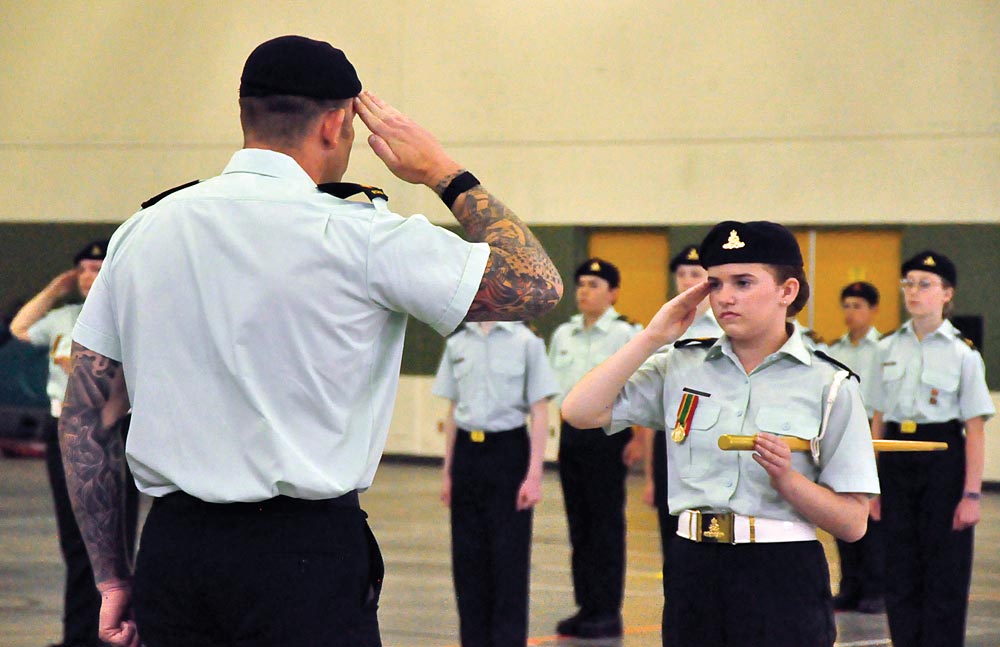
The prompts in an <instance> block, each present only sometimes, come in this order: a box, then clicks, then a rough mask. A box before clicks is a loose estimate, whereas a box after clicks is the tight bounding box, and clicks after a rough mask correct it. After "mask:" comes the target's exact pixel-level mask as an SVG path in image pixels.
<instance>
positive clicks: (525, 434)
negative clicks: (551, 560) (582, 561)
mask: <svg viewBox="0 0 1000 647" xmlns="http://www.w3.org/2000/svg"><path fill="white" fill-rule="evenodd" d="M558 392H559V386H558V384H557V382H556V378H555V375H554V374H553V373H552V368H551V367H550V366H549V360H548V358H547V357H546V356H545V343H544V342H543V341H542V340H541V339H540V338H539V337H538V336H537V335H536V334H535V333H534V332H533V331H532V330H530V329H529V328H528V327H527V326H525V325H524V324H522V323H519V322H487V321H483V322H479V323H467V324H465V326H464V327H463V328H461V329H459V331H458V332H456V333H455V334H453V335H452V336H451V337H449V338H448V342H447V344H446V346H445V350H444V355H443V356H442V357H441V364H440V366H439V367H438V372H437V377H436V378H435V380H434V388H433V393H434V395H438V396H441V397H444V398H448V400H450V405H449V407H448V416H447V418H446V420H445V432H446V438H447V445H446V448H445V459H444V474H443V483H442V488H441V500H442V501H443V502H444V503H445V505H448V506H449V507H450V508H451V555H452V573H453V578H454V582H455V597H456V599H457V601H458V615H459V629H460V634H461V641H462V647H518V646H520V647H524V645H526V644H527V641H528V582H529V571H530V566H531V525H532V524H531V522H532V510H533V509H534V506H535V504H536V503H538V501H540V500H541V497H542V462H543V461H544V459H545V436H546V434H547V433H548V427H549V411H548V405H549V400H550V399H551V398H552V397H553V396H555V395H556V394H557V393H558ZM529 412H530V416H531V430H530V432H529V430H528V429H527V428H526V427H525V424H524V418H525V415H526V414H528V413H529Z"/></svg>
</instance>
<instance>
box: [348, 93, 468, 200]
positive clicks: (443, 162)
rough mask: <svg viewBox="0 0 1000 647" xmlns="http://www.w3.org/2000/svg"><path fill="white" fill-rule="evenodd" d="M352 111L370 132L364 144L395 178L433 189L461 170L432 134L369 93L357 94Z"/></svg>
mask: <svg viewBox="0 0 1000 647" xmlns="http://www.w3.org/2000/svg"><path fill="white" fill-rule="evenodd" d="M354 109H355V110H356V111H357V113H358V116H359V117H361V121H363V122H364V124H365V126H367V127H368V130H370V131H371V132H372V134H371V135H370V136H369V137H368V145H369V146H371V147H372V150H373V151H375V154H376V155H378V157H379V159H381V160H382V161H383V162H384V163H385V165H386V166H387V167H388V168H389V170H390V171H392V173H393V175H395V176H396V177H398V178H399V179H401V180H405V181H407V182H409V183H411V184H426V185H427V186H429V187H431V188H434V187H435V186H436V185H437V184H438V183H439V182H440V181H441V180H443V179H444V178H445V177H447V176H448V175H454V174H457V173H458V172H459V171H461V170H462V167H461V166H460V165H459V164H458V162H456V161H455V160H453V159H452V158H451V157H450V156H449V155H448V153H446V152H445V150H444V148H442V146H441V144H440V143H438V141H437V139H435V137H434V135H432V134H431V133H430V132H428V131H427V130H426V129H425V128H424V127H423V126H421V125H419V124H418V123H417V122H415V121H413V119H411V118H409V117H407V116H406V115H404V114H403V113H402V112H400V111H399V110H396V109H395V108H393V107H392V106H390V105H389V104H388V103H386V102H385V101H382V100H381V99H379V98H378V97H376V96H375V95H374V94H372V93H371V92H368V91H363V92H362V93H361V94H360V95H358V97H357V98H355V99H354Z"/></svg>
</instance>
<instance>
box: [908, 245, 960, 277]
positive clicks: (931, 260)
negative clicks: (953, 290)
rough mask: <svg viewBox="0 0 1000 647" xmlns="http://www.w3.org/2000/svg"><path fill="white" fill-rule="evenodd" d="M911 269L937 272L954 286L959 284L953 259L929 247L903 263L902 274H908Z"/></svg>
mask: <svg viewBox="0 0 1000 647" xmlns="http://www.w3.org/2000/svg"><path fill="white" fill-rule="evenodd" d="M910 270H922V271H924V272H930V273H932V274H937V275H938V276H940V277H941V278H943V279H944V280H945V281H947V282H948V283H951V284H952V285H953V286H954V285H958V270H956V269H955V264H954V263H952V262H951V259H950V258H948V257H947V256H945V255H944V254H938V253H937V252H935V251H932V250H929V249H925V250H924V251H922V252H920V253H919V254H917V255H916V256H914V257H913V258H911V259H910V260H908V261H906V262H905V263H903V271H902V276H906V273H907V272H909V271H910Z"/></svg>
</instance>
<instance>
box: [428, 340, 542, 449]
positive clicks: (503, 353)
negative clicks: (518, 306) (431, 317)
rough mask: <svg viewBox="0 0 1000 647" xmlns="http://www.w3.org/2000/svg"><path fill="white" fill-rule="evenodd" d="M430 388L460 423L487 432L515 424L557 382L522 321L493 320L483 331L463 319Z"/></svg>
mask: <svg viewBox="0 0 1000 647" xmlns="http://www.w3.org/2000/svg"><path fill="white" fill-rule="evenodd" d="M432 392H433V393H434V395H437V396H441V397H443V398H447V399H449V400H452V401H453V402H455V422H456V424H457V425H458V426H459V427H461V428H463V429H481V430H483V431H487V432H490V431H504V430H507V429H513V428H515V427H520V426H521V425H523V424H524V419H525V416H526V415H527V414H528V412H529V411H530V409H531V405H532V404H534V403H536V402H540V401H542V400H544V399H546V398H551V397H553V396H555V395H556V394H557V393H558V392H559V386H558V384H557V383H556V378H555V374H554V373H553V372H552V368H551V367H550V366H549V360H548V357H546V355H545V343H544V342H543V341H542V340H541V339H540V338H539V337H538V336H536V335H535V334H534V333H533V332H532V331H531V330H529V329H528V328H527V327H526V326H525V325H524V324H522V323H517V322H498V323H496V324H494V325H493V327H492V328H491V329H490V331H489V333H484V332H483V330H482V328H481V327H480V326H479V324H475V323H467V324H465V326H464V327H463V328H462V329H461V330H460V331H459V332H456V333H455V334H454V335H452V336H450V337H449V338H448V342H447V344H446V345H445V350H444V354H443V355H442V357H441V364H440V365H439V366H438V371H437V375H436V377H435V378H434V386H433V389H432Z"/></svg>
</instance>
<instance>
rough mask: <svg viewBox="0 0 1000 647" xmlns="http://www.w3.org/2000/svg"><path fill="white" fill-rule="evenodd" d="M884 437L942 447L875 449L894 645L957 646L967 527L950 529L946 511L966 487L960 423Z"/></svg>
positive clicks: (968, 561) (968, 563) (964, 595)
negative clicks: (888, 548) (943, 445)
mask: <svg viewBox="0 0 1000 647" xmlns="http://www.w3.org/2000/svg"><path fill="white" fill-rule="evenodd" d="M886 438H888V439H895V440H936V441H945V442H947V443H948V450H947V451H943V452H914V453H902V452H901V453H884V454H880V455H879V459H878V460H879V475H880V478H881V483H882V525H883V527H884V528H885V539H886V545H887V546H891V547H892V550H891V552H890V553H889V555H888V557H887V560H886V562H887V563H886V567H887V571H886V584H885V588H886V590H885V602H886V611H887V612H888V615H889V633H890V634H891V636H892V643H893V645H895V646H896V647H932V646H933V647H939V646H940V647H961V645H963V644H965V620H966V613H967V611H968V605H969V585H970V583H971V579H972V544H973V531H972V528H969V529H968V530H963V531H960V532H955V531H954V530H952V518H953V515H954V513H955V508H956V507H957V506H958V503H959V501H960V500H961V498H962V491H963V489H964V487H965V438H964V437H963V436H962V424H961V423H960V422H958V421H952V422H949V423H939V424H928V425H919V426H918V427H917V431H916V432H915V433H907V434H903V433H900V430H899V425H898V424H895V423H886Z"/></svg>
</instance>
